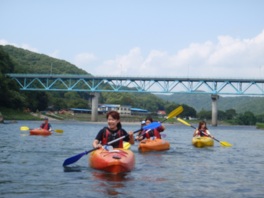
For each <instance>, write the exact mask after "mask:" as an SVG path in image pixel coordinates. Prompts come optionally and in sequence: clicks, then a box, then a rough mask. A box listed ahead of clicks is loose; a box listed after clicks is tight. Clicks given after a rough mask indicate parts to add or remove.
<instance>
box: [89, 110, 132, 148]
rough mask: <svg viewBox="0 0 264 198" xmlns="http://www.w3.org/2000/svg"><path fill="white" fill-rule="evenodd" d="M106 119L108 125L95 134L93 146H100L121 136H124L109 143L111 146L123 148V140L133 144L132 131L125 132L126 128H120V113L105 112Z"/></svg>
mask: <svg viewBox="0 0 264 198" xmlns="http://www.w3.org/2000/svg"><path fill="white" fill-rule="evenodd" d="M106 119H107V124H108V126H107V127H104V128H103V129H101V130H100V131H99V132H98V134H97V135H96V137H95V140H94V141H93V147H94V148H100V147H102V146H103V145H106V144H107V143H108V142H110V141H113V140H115V139H118V138H120V137H122V136H125V137H124V138H123V139H120V140H118V141H116V142H114V143H113V144H111V146H113V148H123V141H126V142H129V143H130V144H134V136H133V132H132V131H131V132H126V130H124V129H123V128H122V125H121V122H120V115H119V113H118V112H117V111H109V112H108V113H107V114H106Z"/></svg>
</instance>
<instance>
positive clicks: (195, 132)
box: [193, 129, 198, 137]
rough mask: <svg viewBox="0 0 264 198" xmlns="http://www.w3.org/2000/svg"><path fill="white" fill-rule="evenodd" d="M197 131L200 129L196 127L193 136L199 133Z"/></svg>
mask: <svg viewBox="0 0 264 198" xmlns="http://www.w3.org/2000/svg"><path fill="white" fill-rule="evenodd" d="M197 133H198V130H197V129H195V130H194V133H193V137H195V136H196V135H197Z"/></svg>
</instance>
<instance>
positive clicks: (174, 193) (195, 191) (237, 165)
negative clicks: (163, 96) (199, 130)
mask: <svg viewBox="0 0 264 198" xmlns="http://www.w3.org/2000/svg"><path fill="white" fill-rule="evenodd" d="M51 124H52V126H53V129H63V130H64V133H62V134H58V133H54V134H52V135H51V136H48V137H42V136H30V135H29V132H28V131H26V132H22V131H20V127H21V126H28V127H30V128H34V127H38V126H39V125H40V122H36V121H34V122H33V121H19V122H17V123H14V124H2V125H0V135H1V139H0V148H1V150H0V197H1V198H2V197H3V198H12V197H15V198H22V197H23V198H31V197H32V198H36V197H64V198H68V197H97V198H98V197H131V198H134V197H137V198H140V197H144V198H147V197H153V198H155V197H159V198H160V197H164V198H167V197H168V198H169V197H187V198H189V197H190V198H191V197H195V198H200V197H201V198H202V197H220V198H221V197H224V198H230V197H232V198H241V197H243V198H244V197H245V198H250V197H252V198H257V197H259V198H263V197H264V156H263V155H264V154H263V152H264V131H263V130H257V129H256V128H255V127H248V126H218V127H210V126H209V127H210V132H211V133H212V134H213V135H214V136H215V137H216V138H217V139H219V140H221V141H226V142H229V143H231V144H232V145H233V146H232V147H228V148H225V147H222V146H221V145H220V144H219V143H218V142H215V146H214V147H211V148H194V147H193V146H192V145H191V137H192V134H193V129H192V128H190V127H187V126H185V125H181V124H179V123H177V124H166V123H165V127H166V130H165V131H164V134H166V138H165V139H167V140H168V141H169V142H170V144H171V149H170V150H168V151H163V152H152V153H140V152H138V150H137V144H138V143H137V142H136V143H135V145H132V146H131V150H132V151H133V152H134V153H135V157H136V165H135V169H134V170H133V171H132V172H129V173H125V174H121V175H112V174H108V173H104V172H101V171H97V170H94V169H91V168H90V167H89V166H88V160H87V159H88V156H84V157H83V158H81V159H80V160H79V161H78V162H76V163H74V164H72V166H71V167H70V168H69V169H64V168H63V167H62V163H63V162H64V160H65V159H67V158H69V157H72V156H74V155H76V154H79V153H82V152H84V151H86V150H90V149H92V146H91V144H92V141H93V139H94V138H95V135H96V134H97V132H98V131H99V130H100V129H101V128H102V127H103V126H104V123H88V122H87V123H86V122H65V121H52V123H51ZM139 125H140V123H139V124H138V125H137V124H123V127H124V128H125V129H126V130H127V131H130V130H131V131H135V130H137V129H139Z"/></svg>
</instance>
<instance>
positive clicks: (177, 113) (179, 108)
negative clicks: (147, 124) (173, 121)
mask: <svg viewBox="0 0 264 198" xmlns="http://www.w3.org/2000/svg"><path fill="white" fill-rule="evenodd" d="M181 112H183V107H182V106H179V107H177V108H176V109H174V110H173V111H172V112H170V113H169V115H168V116H167V118H165V119H164V120H162V121H161V123H162V122H165V121H166V120H168V119H170V118H173V117H176V116H178V115H180V113H181Z"/></svg>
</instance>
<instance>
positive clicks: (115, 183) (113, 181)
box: [89, 171, 130, 195]
mask: <svg viewBox="0 0 264 198" xmlns="http://www.w3.org/2000/svg"><path fill="white" fill-rule="evenodd" d="M89 174H92V175H93V178H94V181H96V183H97V185H98V186H97V188H96V189H97V190H98V191H100V192H103V193H104V194H107V195H118V194H123V193H122V189H124V188H125V187H126V185H125V184H126V182H127V181H129V180H130V178H129V177H128V174H129V173H120V174H111V173H106V172H101V171H93V172H92V173H90V172H89Z"/></svg>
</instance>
